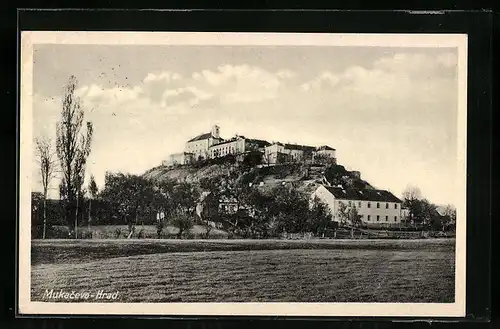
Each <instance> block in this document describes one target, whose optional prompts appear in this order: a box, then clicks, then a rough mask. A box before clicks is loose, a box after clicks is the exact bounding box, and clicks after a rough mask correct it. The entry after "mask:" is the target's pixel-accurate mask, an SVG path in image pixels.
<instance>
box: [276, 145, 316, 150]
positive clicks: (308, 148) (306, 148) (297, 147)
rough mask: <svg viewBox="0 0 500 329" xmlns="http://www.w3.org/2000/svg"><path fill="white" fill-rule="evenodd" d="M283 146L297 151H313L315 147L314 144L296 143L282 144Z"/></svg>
mask: <svg viewBox="0 0 500 329" xmlns="http://www.w3.org/2000/svg"><path fill="white" fill-rule="evenodd" d="M284 147H285V148H286V149H289V150H299V151H314V150H315V149H316V148H315V147H314V146H307V145H297V144H284Z"/></svg>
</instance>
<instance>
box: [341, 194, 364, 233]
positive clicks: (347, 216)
mask: <svg viewBox="0 0 500 329" xmlns="http://www.w3.org/2000/svg"><path fill="white" fill-rule="evenodd" d="M338 214H339V218H340V224H341V225H343V226H350V227H351V237H352V236H353V235H354V228H355V227H360V226H361V223H362V222H361V216H360V215H359V212H358V208H356V205H354V204H353V205H349V204H346V203H345V202H342V201H341V202H340V203H339V210H338Z"/></svg>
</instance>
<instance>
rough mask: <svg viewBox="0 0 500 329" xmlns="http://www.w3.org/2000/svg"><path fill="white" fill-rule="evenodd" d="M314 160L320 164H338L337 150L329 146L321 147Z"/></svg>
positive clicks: (317, 150)
mask: <svg viewBox="0 0 500 329" xmlns="http://www.w3.org/2000/svg"><path fill="white" fill-rule="evenodd" d="M314 160H315V162H318V163H325V164H337V155H336V150H335V149H334V148H333V147H330V146H328V145H323V146H320V147H318V148H317V149H316V152H315V154H314Z"/></svg>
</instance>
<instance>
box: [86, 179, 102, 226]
mask: <svg viewBox="0 0 500 329" xmlns="http://www.w3.org/2000/svg"><path fill="white" fill-rule="evenodd" d="M88 191H89V196H90V198H89V219H88V224H89V230H90V222H91V219H92V218H91V211H92V200H95V199H96V198H97V193H98V192H99V189H98V188H97V184H96V183H95V178H94V175H91V176H90V182H89V186H88Z"/></svg>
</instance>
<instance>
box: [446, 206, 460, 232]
mask: <svg viewBox="0 0 500 329" xmlns="http://www.w3.org/2000/svg"><path fill="white" fill-rule="evenodd" d="M443 214H444V216H446V218H447V220H448V222H447V223H446V226H447V227H448V228H451V229H453V228H454V226H455V223H456V221H457V209H456V208H455V206H453V205H451V204H448V205H446V206H445V208H444V212H443ZM443 229H444V228H443Z"/></svg>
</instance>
